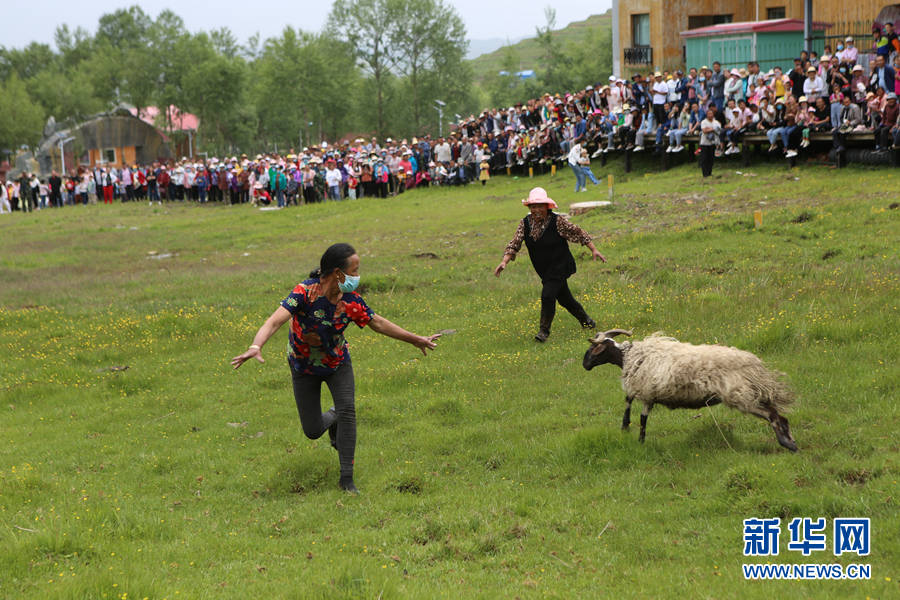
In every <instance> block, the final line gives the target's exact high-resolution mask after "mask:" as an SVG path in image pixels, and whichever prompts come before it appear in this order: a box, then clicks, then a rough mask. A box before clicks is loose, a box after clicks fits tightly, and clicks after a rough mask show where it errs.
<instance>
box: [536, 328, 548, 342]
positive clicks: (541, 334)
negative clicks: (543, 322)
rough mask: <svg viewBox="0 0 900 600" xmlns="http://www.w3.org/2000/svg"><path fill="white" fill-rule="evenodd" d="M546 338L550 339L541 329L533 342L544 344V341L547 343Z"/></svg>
mask: <svg viewBox="0 0 900 600" xmlns="http://www.w3.org/2000/svg"><path fill="white" fill-rule="evenodd" d="M548 337H550V333H549V332H547V331H544V330H543V329H542V330H541V331H538V332H537V333H536V334H535V335H534V340H535V341H536V342H541V343H543V342H546V341H547V338H548Z"/></svg>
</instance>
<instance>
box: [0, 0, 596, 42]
mask: <svg viewBox="0 0 900 600" xmlns="http://www.w3.org/2000/svg"><path fill="white" fill-rule="evenodd" d="M447 1H448V2H449V3H450V4H452V5H453V6H454V7H456V10H457V12H458V13H459V15H460V16H461V17H462V19H463V22H465V24H466V29H467V31H468V34H469V39H475V40H480V39H489V38H501V39H507V38H508V39H510V40H515V39H518V38H522V37H530V36H533V35H534V30H535V27H537V26H539V25H543V24H544V7H545V6H547V5H549V4H552V6H553V7H554V8H555V9H556V22H557V27H564V26H565V25H566V24H568V23H570V22H571V21H581V20H583V19H585V18H587V17H588V16H589V15H592V14H600V13H603V12H605V11H606V10H607V9H608V8H610V7H611V6H612V0H594V1H589V0H554V1H553V2H550V1H549V0H547V1H542V2H531V1H528V0H489V1H484V0H447ZM0 4H3V5H5V6H4V7H3V22H4V25H5V26H4V28H3V35H2V37H0V44H2V45H4V46H6V47H8V48H9V47H13V48H21V47H23V46H27V45H28V44H29V43H31V42H33V41H37V42H44V43H48V44H51V45H52V44H53V32H54V30H55V29H56V26H57V25H60V24H62V23H66V24H68V25H69V28H70V29H73V30H74V29H75V28H76V27H78V26H81V27H84V28H85V29H87V30H88V31H90V32H91V33H92V34H93V33H94V32H96V30H97V21H98V19H99V18H100V16H101V15H103V14H105V13H110V12H113V11H115V10H116V9H117V8H124V7H128V6H131V5H133V4H138V5H140V7H141V8H142V9H144V12H146V13H147V14H149V15H150V16H151V17H153V18H156V16H157V15H158V14H159V12H160V11H161V10H163V9H166V8H169V9H171V10H173V11H174V12H175V13H176V14H178V15H179V16H180V17H181V18H182V19H184V22H185V24H186V25H187V27H188V29H190V30H191V31H199V30H209V29H218V28H219V27H223V26H227V27H229V28H230V29H231V30H232V31H233V32H234V34H235V35H236V36H237V38H238V40H239V41H240V43H244V42H245V41H246V40H247V38H249V37H250V36H251V35H253V34H254V33H256V32H259V33H260V35H261V37H262V38H263V39H265V38H268V37H273V36H276V35H278V34H279V33H280V32H281V30H282V29H283V27H284V26H285V25H287V24H290V25H292V26H294V27H299V28H301V29H304V30H306V31H319V30H320V29H322V27H323V25H324V24H325V19H326V18H327V17H328V13H329V11H330V10H331V3H330V2H328V1H327V0H325V1H322V0H319V1H313V0H291V1H287V0H268V1H266V2H261V3H254V2H246V1H245V0H216V1H214V2H180V3H179V2H171V1H157V0H140V1H138V2H135V1H131V2H123V1H120V0H0Z"/></svg>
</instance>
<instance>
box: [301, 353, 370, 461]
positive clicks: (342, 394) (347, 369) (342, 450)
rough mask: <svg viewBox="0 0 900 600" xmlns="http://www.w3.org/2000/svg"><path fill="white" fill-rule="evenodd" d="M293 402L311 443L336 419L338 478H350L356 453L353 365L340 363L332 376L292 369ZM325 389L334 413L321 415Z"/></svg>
mask: <svg viewBox="0 0 900 600" xmlns="http://www.w3.org/2000/svg"><path fill="white" fill-rule="evenodd" d="M291 377H292V379H293V384H294V400H295V401H296V402H297V412H298V413H299V414H300V424H301V425H303V433H304V434H305V435H306V437H308V438H309V439H311V440H315V439H318V438H320V437H322V435H323V434H324V433H325V432H326V431H328V428H329V427H331V426H332V425H333V424H334V422H335V420H337V424H338V426H337V450H338V458H339V459H340V463H341V477H342V478H343V477H351V478H352V477H353V458H354V455H355V453H356V404H355V402H354V394H355V391H356V381H355V380H354V378H353V365H352V364H350V363H349V362H347V363H344V364H342V365H341V366H340V367H338V368H337V370H336V371H335V372H334V373H332V374H331V375H303V374H300V373H297V372H295V371H294V370H293V369H291ZM323 382H324V383H325V385H327V386H328V390H329V391H330V392H331V398H332V400H334V412H332V411H330V410H329V411H328V412H326V413H322V402H321V396H322V383H323Z"/></svg>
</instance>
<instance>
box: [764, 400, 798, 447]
mask: <svg viewBox="0 0 900 600" xmlns="http://www.w3.org/2000/svg"><path fill="white" fill-rule="evenodd" d="M769 423H771V424H772V429H774V430H775V439H777V440H778V443H779V444H781V445H782V446H784V447H785V448H787V449H788V450H790V451H791V452H796V451H797V443H796V442H795V441H794V437H793V436H792V435H791V426H790V425H789V424H788V420H787V419H785V418H784V417H782V416H781V415H779V414H778V411H776V410H775V409H774V408H773V409H772V412H771V413H770V414H769Z"/></svg>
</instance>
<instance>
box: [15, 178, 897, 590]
mask: <svg viewBox="0 0 900 600" xmlns="http://www.w3.org/2000/svg"><path fill="white" fill-rule="evenodd" d="M637 168H638V172H636V173H633V174H631V175H630V176H625V175H624V174H623V173H621V172H620V171H618V170H615V169H614V170H612V171H610V173H613V174H614V175H615V176H616V188H615V192H616V195H615V203H614V205H613V206H612V207H610V208H608V209H601V210H596V211H593V212H590V213H587V214H585V215H581V216H578V217H575V218H574V219H573V220H574V221H575V222H576V223H578V224H580V225H581V226H583V227H585V228H586V229H587V230H588V231H590V232H591V233H593V234H595V235H597V236H598V239H597V245H598V247H599V248H600V250H601V251H602V252H603V253H604V254H605V255H606V256H607V257H608V259H609V262H608V263H607V264H601V263H599V262H591V261H589V260H588V253H587V252H586V251H585V250H584V249H576V250H575V255H576V260H577V262H578V269H579V272H578V274H577V275H575V277H574V278H573V279H572V280H571V285H572V288H573V290H574V292H575V294H576V296H577V297H579V298H580V299H581V300H582V301H583V302H584V304H585V306H586V307H587V309H588V311H589V312H590V313H591V314H592V316H593V317H594V318H595V319H596V320H597V321H598V323H599V324H600V326H601V327H603V328H612V327H625V328H634V329H635V334H636V337H638V338H640V337H643V336H645V335H647V334H650V333H651V332H654V331H665V332H666V333H668V334H670V335H674V336H677V337H678V338H680V339H682V340H684V341H690V342H694V343H705V342H715V343H722V344H728V345H735V346H739V347H741V348H744V349H747V350H750V351H753V352H756V353H758V354H759V355H760V356H761V357H762V358H763V359H764V360H766V361H767V362H768V363H769V364H771V365H772V366H774V367H776V368H778V369H780V370H782V371H784V372H786V373H787V374H788V377H789V378H790V380H791V382H792V384H793V386H794V387H795V388H796V390H797V392H798V395H799V403H798V405H797V407H796V410H795V411H794V412H793V413H792V414H791V415H790V420H791V425H792V429H793V433H794V437H795V439H796V440H797V443H798V444H799V446H800V448H801V451H800V452H799V453H798V454H790V453H788V452H786V451H784V450H783V449H781V448H780V447H779V446H778V445H777V443H776V442H775V439H774V435H772V432H771V429H770V428H768V427H767V426H766V425H765V424H764V423H763V422H762V421H760V420H759V419H755V418H753V417H750V416H747V415H743V414H740V413H738V412H736V411H733V410H729V409H727V408H725V407H722V406H719V407H715V408H712V409H708V410H702V411H687V410H681V411H667V410H662V409H659V408H658V409H657V410H655V411H654V412H653V414H652V415H651V417H650V420H649V424H648V431H647V441H646V443H645V444H643V445H641V444H639V443H638V441H637V431H636V430H635V429H636V428H633V429H632V431H630V432H627V433H623V432H621V431H620V429H619V424H620V422H621V417H622V410H623V405H624V403H623V397H622V392H621V388H620V385H619V380H618V377H619V371H618V369H616V368H615V367H611V366H604V367H599V368H597V369H595V370H594V371H592V372H590V373H588V372H585V371H584V370H583V369H582V367H581V364H580V363H581V356H582V355H583V353H584V351H585V349H586V348H587V337H588V336H587V334H586V333H585V332H583V331H581V330H580V329H579V328H578V327H577V323H576V322H575V320H574V319H572V318H571V317H570V316H569V315H568V314H566V313H565V312H562V311H561V312H560V313H558V315H557V319H556V321H555V323H554V327H553V333H552V335H551V336H550V339H549V341H548V342H547V343H546V344H544V345H538V344H536V343H535V342H534V341H533V340H532V339H531V337H532V335H533V334H534V332H535V331H536V327H537V320H538V293H539V285H538V281H537V278H536V276H535V275H534V273H533V271H532V269H531V267H530V265H529V264H528V259H527V257H526V256H524V253H523V255H522V256H521V257H520V258H519V260H517V261H516V262H514V263H513V264H511V265H510V267H509V268H508V269H507V271H506V272H505V273H504V275H503V277H502V278H500V279H496V278H494V277H493V276H492V275H491V270H492V269H493V267H494V266H496V264H497V263H498V261H499V260H500V257H501V253H502V249H503V247H504V246H505V244H506V242H507V240H508V239H509V237H511V235H512V233H513V230H514V228H515V225H516V221H517V219H519V218H521V216H522V215H523V214H524V212H525V211H524V210H523V207H522V206H521V204H520V203H519V200H520V199H521V198H522V197H524V196H525V195H526V194H527V192H528V189H529V188H530V186H532V185H543V186H545V187H547V189H548V190H549V192H550V194H551V196H552V197H554V198H555V199H556V200H557V201H558V202H559V203H560V205H561V209H562V210H565V209H566V208H567V207H568V205H569V204H570V203H571V202H574V201H576V200H585V199H595V198H604V197H605V196H606V190H605V187H601V188H596V189H594V188H592V189H591V193H588V194H578V195H577V197H576V195H575V194H574V193H573V192H572V191H571V188H572V185H573V179H572V177H571V174H570V173H569V171H564V172H562V173H561V174H559V175H557V176H556V177H555V178H553V179H551V178H550V177H549V176H545V177H542V178H539V179H535V180H528V179H512V178H506V177H496V178H494V179H492V180H491V181H490V182H489V184H488V186H487V187H486V188H482V187H481V186H472V187H469V188H467V189H465V190H463V189H451V190H442V189H433V190H419V191H415V192H412V193H408V194H404V195H403V196H401V197H399V198H396V199H388V200H364V201H353V202H345V203H340V204H337V203H333V204H327V205H317V206H309V207H301V208H291V209H288V210H284V211H280V212H259V211H257V210H254V209H252V208H250V207H230V208H229V207H213V206H207V207H202V208H201V207H195V206H166V207H164V208H157V207H154V208H148V207H147V206H146V205H143V204H141V205H136V204H135V205H124V206H122V205H116V206H113V207H108V206H106V207H105V206H102V205H101V206H91V207H86V208H85V207H76V208H67V209H65V210H61V211H46V212H43V213H37V214H32V215H22V214H16V215H13V216H11V217H10V216H4V217H2V218H0V360H2V366H0V399H2V402H0V415H2V416H0V441H2V444H0V597H4V598H41V599H44V598H51V599H52V598H124V597H127V598H129V599H133V598H144V597H147V598H157V599H161V598H168V599H173V598H264V597H268V598H351V597H352V598H358V597H366V598H378V597H380V598H397V597H408V598H431V597H454V596H455V597H464V598H470V597H472V598H498V597H502V598H513V597H521V598H530V597H557V598H589V597H598V596H602V597H609V598H619V597H635V598H660V597H684V598H698V597H702V598H737V597H741V598H743V597H750V598H772V597H802V598H848V597H853V598H864V597H872V598H888V597H897V596H898V581H900V572H898V569H897V566H898V565H900V533H898V532H900V527H898V526H900V519H898V501H900V500H898V499H900V495H898V486H897V480H898V463H897V459H898V445H897V421H898V416H900V415H898V409H897V403H896V400H897V396H898V389H900V371H898V369H897V364H898V357H900V352H898V347H900V327H898V297H900V296H898V292H900V285H898V284H900V260H898V254H897V249H898V247H900V226H898V223H900V219H898V216H900V211H898V210H894V209H891V208H889V205H890V204H891V203H892V202H894V201H895V199H894V198H889V197H886V195H887V194H889V190H895V189H897V187H898V183H900V180H898V176H897V171H896V170H893V171H891V170H884V169H866V168H860V167H850V168H847V169H844V170H841V171H831V170H828V169H825V168H821V167H803V168H800V169H797V170H795V171H791V172H789V171H786V170H784V169H782V168H771V167H759V168H755V169H751V170H750V173H752V175H753V176H741V175H737V174H735V172H734V171H733V170H732V169H725V168H722V167H717V171H716V174H715V176H714V178H713V180H712V181H711V182H708V183H702V182H701V181H700V177H699V173H698V172H697V170H696V168H695V167H680V168H677V169H674V170H672V171H669V172H667V173H664V174H660V173H652V174H647V175H643V174H641V173H640V172H639V171H640V169H641V168H643V167H642V166H640V165H638V167H637ZM616 169H617V168H616ZM595 171H596V172H598V174H601V172H602V175H603V176H605V175H606V174H607V173H606V171H604V170H603V169H600V168H595ZM754 210H762V211H763V226H762V227H761V228H758V229H757V228H755V227H754V226H753V211H754ZM344 240H345V241H349V242H352V243H353V244H354V245H355V246H356V248H357V249H358V250H359V253H360V255H361V257H362V265H361V275H362V282H363V285H364V294H365V297H366V299H367V301H368V302H369V304H370V305H371V306H372V307H373V308H374V309H375V310H376V311H377V312H379V313H380V314H383V315H384V316H386V317H387V318H389V319H391V320H393V321H395V322H397V323H399V324H401V325H403V326H405V327H406V328H408V329H410V330H413V331H415V332H418V333H421V334H426V333H431V332H435V331H439V330H442V329H455V330H456V333H455V334H454V335H448V336H446V337H444V338H443V339H442V340H441V341H440V345H439V348H438V350H437V351H436V352H434V353H433V354H431V355H429V356H428V357H427V358H424V357H422V356H421V355H417V351H416V350H415V349H414V348H412V347H411V346H408V345H405V344H401V343H399V342H396V341H394V340H390V339H387V338H384V337H382V336H378V335H377V334H375V333H374V332H371V331H369V330H368V329H366V330H362V331H354V332H351V333H350V334H349V336H348V337H349V339H350V343H351V346H352V353H353V362H354V366H355V370H356V374H357V407H358V419H359V445H358V451H357V461H356V465H357V474H356V482H357V484H358V485H359V486H360V488H361V489H362V490H363V495H361V496H359V497H350V496H347V495H345V494H343V493H341V492H339V490H338V489H337V478H338V470H337V458H336V455H335V453H334V451H333V450H332V449H331V448H330V447H329V445H328V441H327V439H325V440H317V441H310V440H307V439H306V438H305V437H304V436H303V434H302V431H301V428H300V425H299V422H298V419H297V415H296V410H295V407H294V401H293V398H292V392H291V385H290V377H289V372H288V368H287V365H286V364H285V359H284V354H283V348H284V344H285V342H286V337H287V334H286V333H285V332H284V331H281V332H279V333H278V334H277V336H276V338H275V339H273V340H272V341H271V343H270V344H269V345H267V346H266V347H265V348H264V356H265V357H266V358H267V359H268V362H266V364H264V365H259V364H255V363H254V364H249V363H248V364H247V365H245V366H244V367H242V368H241V369H240V370H239V371H237V372H234V371H232V370H231V369H230V366H229V359H230V358H231V357H232V356H234V355H235V354H238V353H239V352H240V351H242V350H243V349H244V348H246V347H247V345H248V344H249V343H250V341H251V339H252V336H253V334H254V332H255V331H256V329H257V328H258V327H259V325H260V324H261V323H262V322H263V321H264V320H265V318H266V317H267V316H268V315H269V314H270V313H271V312H272V311H273V310H274V309H275V308H276V307H277V306H278V302H279V301H280V300H281V299H282V298H283V297H284V296H285V295H286V294H287V293H288V292H289V291H290V290H291V288H292V287H293V285H294V284H295V283H297V282H298V281H300V280H302V279H303V278H304V277H305V275H306V273H307V272H308V271H309V270H310V269H311V268H312V267H314V266H315V264H316V263H317V261H318V257H319V255H320V254H321V252H322V251H323V250H324V248H325V247H326V246H327V245H328V244H329V243H332V242H334V241H344ZM151 251H152V252H157V253H160V254H161V253H172V254H173V255H174V256H173V257H171V258H168V259H152V258H149V256H150V254H148V253H149V252H151ZM426 252H432V253H434V254H436V255H437V258H428V257H417V256H416V255H419V254H423V253H426ZM126 365H127V366H128V367H129V368H128V369H127V370H124V371H111V370H109V368H110V367H112V366H126ZM327 397H328V396H327V394H325V398H326V400H325V402H326V408H327V406H328V404H327ZM245 422H246V424H245V425H243V426H241V425H242V424H244V423H245ZM230 424H234V425H238V426H236V427H235V426H232V425H230ZM769 516H779V517H782V518H783V519H787V520H790V519H791V518H793V517H812V518H816V517H827V518H828V519H829V527H830V523H831V521H830V520H831V519H832V518H834V517H860V516H867V517H871V518H872V547H873V550H872V554H871V556H869V557H866V558H859V557H855V556H854V555H849V556H847V555H844V556H842V557H839V558H835V557H834V556H833V555H832V554H831V551H830V545H829V550H828V551H827V552H818V553H814V554H813V555H812V556H810V557H808V558H804V557H803V556H802V555H801V554H800V553H797V552H789V551H787V550H786V544H787V533H786V522H785V523H784V524H783V530H784V531H785V533H784V534H783V535H782V538H781V543H782V552H781V554H780V556H778V557H777V558H775V559H773V560H770V561H765V560H763V559H753V558H749V559H745V558H744V557H743V556H742V549H743V546H742V526H741V521H742V519H744V518H749V517H769ZM830 541H831V537H830V533H829V544H830ZM744 562H753V563H756V562H781V563H808V562H813V563H831V562H839V563H841V564H845V565H846V564H849V563H854V562H855V563H868V564H871V565H872V579H871V580H869V581H841V582H815V581H808V582H800V581H785V582H745V581H744V580H743V577H742V574H741V567H740V565H741V564H742V563H744ZM126 594H127V596H125V595H126Z"/></svg>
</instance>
